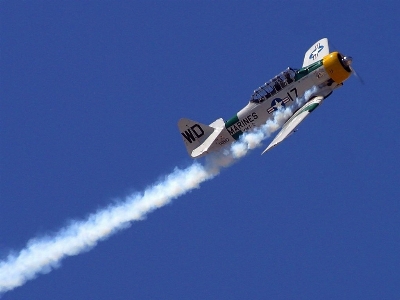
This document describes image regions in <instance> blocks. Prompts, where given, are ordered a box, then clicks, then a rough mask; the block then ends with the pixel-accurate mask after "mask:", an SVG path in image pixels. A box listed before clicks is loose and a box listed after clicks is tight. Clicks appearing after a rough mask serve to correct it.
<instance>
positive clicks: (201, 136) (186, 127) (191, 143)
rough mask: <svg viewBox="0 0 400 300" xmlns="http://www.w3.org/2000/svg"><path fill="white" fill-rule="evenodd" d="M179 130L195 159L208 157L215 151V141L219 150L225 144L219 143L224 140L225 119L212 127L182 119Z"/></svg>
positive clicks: (187, 148) (216, 122)
mask: <svg viewBox="0 0 400 300" xmlns="http://www.w3.org/2000/svg"><path fill="white" fill-rule="evenodd" d="M178 128H179V131H180V133H181V135H182V139H183V142H184V143H185V146H186V150H187V152H188V153H189V155H190V156H191V157H193V158H196V157H201V156H203V155H206V154H207V153H208V152H210V151H215V150H216V149H215V148H216V145H213V143H214V142H215V141H217V142H218V144H217V145H218V148H219V147H221V145H222V144H223V143H221V142H219V139H220V138H222V136H221V132H222V131H223V130H224V129H225V122H224V120H223V119H218V120H216V121H215V122H213V123H211V124H210V125H205V124H201V123H199V122H196V121H192V120H189V119H180V120H179V122H178ZM225 130H226V129H225ZM225 135H226V134H224V136H225ZM225 140H226V138H225ZM228 140H229V139H228Z"/></svg>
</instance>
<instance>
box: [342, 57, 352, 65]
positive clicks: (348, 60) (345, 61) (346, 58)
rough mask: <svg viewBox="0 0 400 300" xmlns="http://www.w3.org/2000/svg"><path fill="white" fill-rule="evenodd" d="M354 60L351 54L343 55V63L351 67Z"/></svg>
mask: <svg viewBox="0 0 400 300" xmlns="http://www.w3.org/2000/svg"><path fill="white" fill-rule="evenodd" d="M352 62H353V58H352V57H351V56H345V57H343V63H344V64H345V65H346V66H347V67H350V65H351V63H352Z"/></svg>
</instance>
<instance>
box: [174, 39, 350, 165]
mask: <svg viewBox="0 0 400 300" xmlns="http://www.w3.org/2000/svg"><path fill="white" fill-rule="evenodd" d="M352 61H353V59H352V58H351V57H350V56H345V55H343V54H342V53H340V52H337V51H335V52H329V44H328V39H327V38H323V39H321V40H319V41H318V42H316V43H315V44H314V45H312V46H311V48H310V49H308V51H307V52H306V54H305V56H304V61H303V66H302V67H301V68H300V69H293V68H290V67H289V68H287V69H286V70H284V71H283V72H281V73H279V74H278V75H277V76H275V77H274V78H272V79H271V80H269V81H268V82H266V83H265V84H263V85H262V86H260V87H259V88H258V89H256V90H255V91H254V93H253V94H252V96H251V98H250V101H249V103H248V104H247V105H246V106H245V107H244V108H243V109H241V110H240V111H239V112H238V113H237V114H236V115H234V116H233V117H232V118H231V119H229V120H228V121H226V122H225V121H224V120H223V119H222V118H220V119H217V120H216V121H214V122H213V123H211V124H210V125H205V124H202V123H199V122H196V121H192V120H189V119H185V118H182V119H180V120H179V122H178V128H179V131H180V133H181V136H182V139H183V141H184V143H185V146H186V150H187V151H188V153H189V155H190V156H191V157H192V158H199V157H202V156H205V155H207V154H209V153H212V152H216V151H219V150H220V149H222V148H225V147H226V146H228V145H230V144H232V143H233V142H235V141H237V140H239V138H240V136H241V135H242V134H243V133H244V132H246V131H251V130H254V129H256V128H258V127H260V126H262V125H264V124H265V123H266V122H267V121H268V120H273V118H274V112H276V111H278V110H279V109H280V108H281V107H283V108H285V107H290V106H291V105H292V104H294V103H295V101H296V99H298V98H299V97H301V96H303V95H304V93H305V92H306V91H309V90H311V88H312V87H317V88H316V89H315V92H314V93H313V94H312V95H311V96H310V97H308V99H309V100H308V101H307V102H306V103H304V104H303V105H302V106H301V107H299V108H298V109H297V110H295V111H293V113H292V115H291V116H290V117H289V119H288V120H287V121H286V123H285V124H284V125H283V126H282V129H281V131H280V132H279V133H278V134H277V135H276V136H275V138H274V139H273V140H272V142H271V143H270V144H269V145H268V147H267V148H266V149H265V150H264V151H263V152H262V154H264V153H265V152H267V151H269V150H270V149H271V148H273V147H275V146H276V145H278V144H279V143H281V142H282V141H283V140H285V139H286V138H287V137H288V136H289V135H291V134H292V133H293V132H295V131H296V130H297V126H298V125H299V124H300V123H301V122H302V121H304V119H305V118H306V117H307V116H308V115H309V114H310V113H311V112H313V111H314V110H315V109H316V108H317V107H318V106H320V105H321V103H322V102H323V101H324V100H325V99H326V98H327V97H329V96H330V95H331V94H332V92H333V90H335V89H337V88H339V87H341V86H342V85H343V82H344V81H345V80H347V79H348V78H349V77H350V75H351V74H352V73H355V71H354V69H353V68H352V67H351V64H352ZM355 75H357V74H355Z"/></svg>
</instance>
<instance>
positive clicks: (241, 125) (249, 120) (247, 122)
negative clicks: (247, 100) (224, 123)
mask: <svg viewBox="0 0 400 300" xmlns="http://www.w3.org/2000/svg"><path fill="white" fill-rule="evenodd" d="M257 119H258V115H257V114H256V113H255V112H253V113H252V114H251V115H248V116H246V117H245V118H243V119H241V120H240V121H237V122H236V123H235V124H233V125H232V126H230V127H229V128H227V129H228V132H229V133H230V134H231V135H234V134H235V133H237V132H238V131H247V130H250V129H251V128H253V127H255V126H256V125H255V124H254V123H253V122H254V121H255V120H257Z"/></svg>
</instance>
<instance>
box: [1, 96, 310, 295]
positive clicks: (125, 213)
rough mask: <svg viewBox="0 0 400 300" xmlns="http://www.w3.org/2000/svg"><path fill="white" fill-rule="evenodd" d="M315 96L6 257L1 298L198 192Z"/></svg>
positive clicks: (276, 114)
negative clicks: (227, 145)
mask: <svg viewBox="0 0 400 300" xmlns="http://www.w3.org/2000/svg"><path fill="white" fill-rule="evenodd" d="M314 90H315V89H312V90H310V91H307V92H306V93H305V95H304V97H302V98H299V99H297V100H296V102H295V103H294V104H293V105H292V106H291V107H289V108H286V109H281V110H278V111H276V112H275V114H274V119H273V120H272V121H268V122H267V123H266V124H265V125H263V126H262V127H261V128H259V129H258V130H256V131H253V132H250V133H246V134H244V135H243V136H242V137H241V139H240V141H238V142H237V143H234V144H233V145H232V146H231V148H230V149H228V150H225V151H224V152H221V153H216V154H212V155H210V156H208V158H207V160H206V163H205V164H204V165H203V164H200V163H197V162H195V163H193V164H192V165H191V166H189V167H187V168H186V169H183V170H181V169H175V170H174V171H173V172H172V173H171V174H169V175H167V176H165V178H164V179H163V180H161V181H159V182H157V183H155V184H154V185H152V186H150V187H148V188H147V189H145V191H144V192H143V193H141V194H134V195H130V196H128V197H126V199H125V201H124V202H122V203H119V204H116V205H111V206H109V207H106V208H104V209H102V210H99V211H98V212H96V213H93V214H91V215H89V217H88V218H87V219H86V220H83V221H74V222H72V223H71V224H70V225H69V226H67V227H64V228H62V229H61V230H59V231H58V232H57V233H56V234H55V235H52V236H46V237H41V238H34V239H31V240H30V241H29V242H28V243H27V246H26V247H25V248H24V249H22V250H21V251H20V252H19V253H11V254H9V255H8V257H7V258H6V259H5V260H3V261H0V294H2V293H4V292H6V291H9V290H12V289H14V288H15V287H18V286H21V285H23V284H24V283H25V282H26V281H27V280H30V279H33V278H35V277H36V276H37V275H38V274H40V273H48V272H50V271H51V270H52V269H54V268H56V267H58V266H59V265H60V262H61V260H62V259H63V258H65V257H67V256H72V255H77V254H79V253H82V252H84V251H88V250H90V249H91V248H92V247H94V246H96V244H97V243H98V242H99V241H101V240H104V239H106V238H107V237H109V236H110V235H111V234H113V233H114V232H116V231H118V230H120V229H122V228H125V227H128V226H130V224H131V223H132V222H133V221H138V220H143V219H144V218H145V217H146V215H147V214H148V213H150V212H152V211H153V210H155V209H157V208H160V207H162V206H164V205H166V204H168V203H170V202H171V201H172V200H173V199H175V198H177V197H179V196H181V195H183V194H185V193H187V192H189V191H191V190H193V189H195V188H198V187H199V186H200V184H201V183H203V182H204V181H206V180H209V179H211V178H213V177H214V176H216V175H218V174H219V172H220V170H221V168H223V167H228V166H229V165H231V164H232V163H234V162H235V161H237V160H238V159H240V158H241V157H243V156H244V155H246V154H247V153H248V151H249V150H251V149H254V148H256V147H258V146H260V145H261V142H262V141H263V140H264V139H265V138H267V137H269V136H270V135H271V134H272V133H273V132H275V131H276V130H277V129H279V128H280V127H281V126H282V125H283V124H284V122H285V121H286V120H287V119H288V118H289V117H290V116H291V114H292V111H293V110H296V109H297V108H298V107H299V106H300V105H302V104H303V103H304V102H305V101H306V99H307V100H308V99H309V97H310V96H311V95H312V94H313V92H314Z"/></svg>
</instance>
